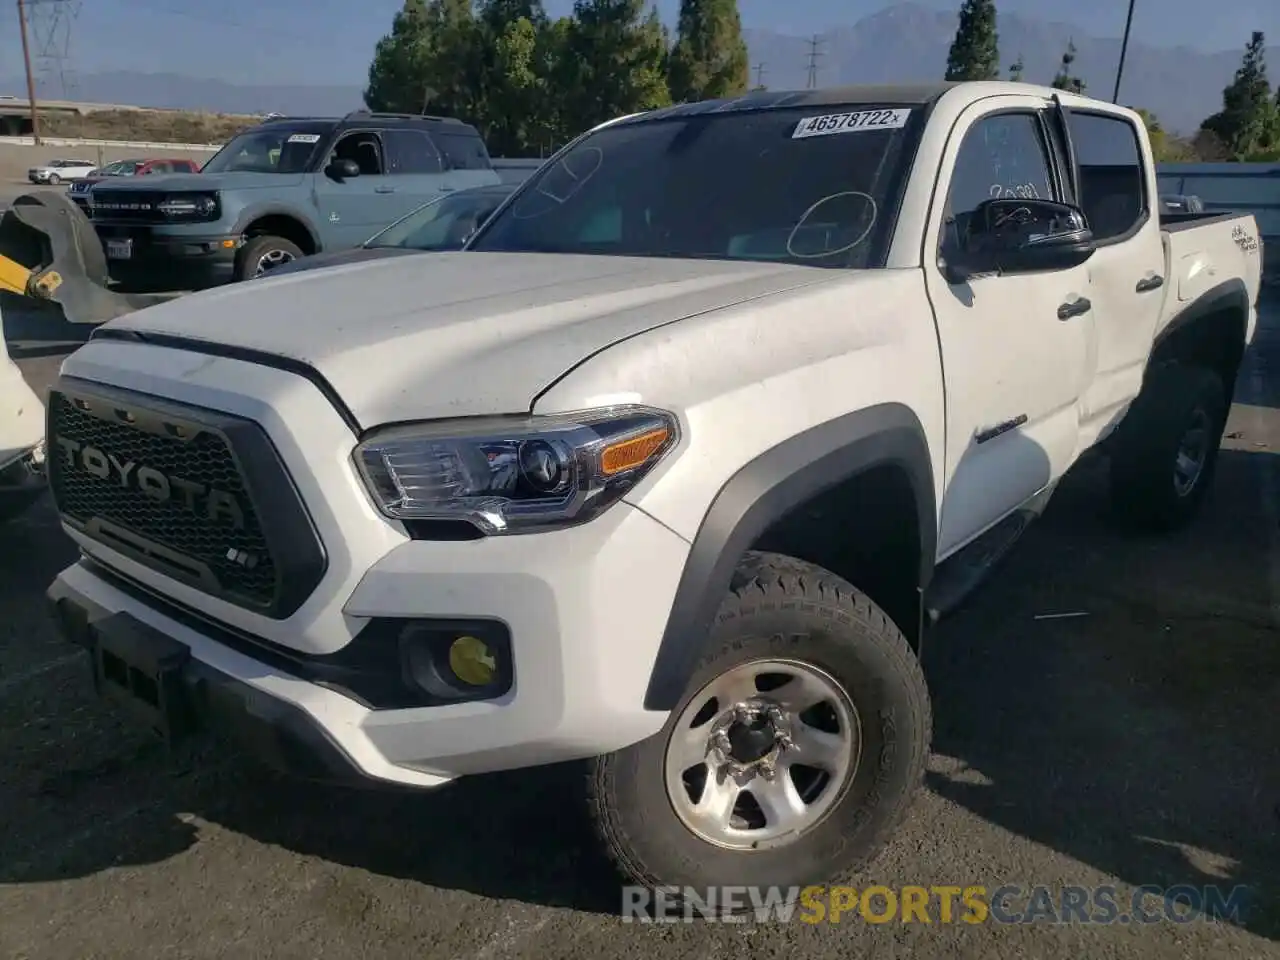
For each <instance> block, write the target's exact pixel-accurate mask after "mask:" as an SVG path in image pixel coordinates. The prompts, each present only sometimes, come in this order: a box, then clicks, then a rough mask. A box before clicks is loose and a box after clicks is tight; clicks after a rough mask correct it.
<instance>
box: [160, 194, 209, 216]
mask: <svg viewBox="0 0 1280 960" xmlns="http://www.w3.org/2000/svg"><path fill="white" fill-rule="evenodd" d="M217 208H218V201H217V198H215V197H212V196H210V195H208V194H178V195H176V196H170V197H165V198H164V199H163V200H161V201H160V202H159V203H158V204H156V209H157V210H159V211H160V212H161V213H163V214H164V215H165V216H166V217H207V216H209V215H210V214H212V213H213V212H214V210H216V209H217Z"/></svg>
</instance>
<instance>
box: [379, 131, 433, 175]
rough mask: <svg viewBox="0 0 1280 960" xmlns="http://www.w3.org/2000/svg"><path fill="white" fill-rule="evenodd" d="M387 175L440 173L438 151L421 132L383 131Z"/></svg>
mask: <svg viewBox="0 0 1280 960" xmlns="http://www.w3.org/2000/svg"><path fill="white" fill-rule="evenodd" d="M382 142H383V143H384V144H385V145H386V148H387V173H440V172H441V171H442V170H443V166H442V164H441V161H440V151H438V150H437V149H436V146H435V144H434V143H432V142H431V138H430V137H428V136H427V135H426V134H425V133H423V132H422V131H421V130H384V131H383V133H382Z"/></svg>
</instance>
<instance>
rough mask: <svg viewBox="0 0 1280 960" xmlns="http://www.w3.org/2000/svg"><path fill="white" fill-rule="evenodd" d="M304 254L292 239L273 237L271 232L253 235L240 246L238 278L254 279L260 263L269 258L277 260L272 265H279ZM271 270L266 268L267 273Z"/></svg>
mask: <svg viewBox="0 0 1280 960" xmlns="http://www.w3.org/2000/svg"><path fill="white" fill-rule="evenodd" d="M303 256H305V254H304V253H303V252H302V249H301V248H300V247H299V246H298V245H297V244H296V243H294V242H293V241H292V240H286V239H285V238H284V237H273V236H271V235H270V234H262V235H261V236H257V237H252V238H250V240H249V242H248V243H246V244H245V245H244V246H243V247H241V248H240V255H239V256H238V257H236V280H252V279H253V278H254V277H256V276H257V275H258V267H259V265H260V264H264V263H265V261H267V260H275V261H277V262H276V263H273V264H272V265H273V266H278V265H280V264H284V263H289V262H291V261H293V260H301V259H302V257H303ZM270 271H271V267H267V268H266V270H265V272H267V273H270Z"/></svg>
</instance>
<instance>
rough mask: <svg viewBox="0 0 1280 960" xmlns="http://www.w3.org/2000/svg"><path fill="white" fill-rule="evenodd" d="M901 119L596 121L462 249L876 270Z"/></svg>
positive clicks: (894, 113)
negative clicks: (594, 128)
mask: <svg viewBox="0 0 1280 960" xmlns="http://www.w3.org/2000/svg"><path fill="white" fill-rule="evenodd" d="M910 114H911V111H910V109H906V108H893V107H878V106H873V105H870V104H863V105H858V106H844V107H830V106H828V107H825V108H817V109H815V108H812V107H809V108H805V109H790V108H789V109H770V110H758V111H751V112H746V111H743V112H737V113H719V114H715V113H705V114H695V115H687V116H676V117H671V118H665V119H656V120H648V121H646V120H641V121H640V122H636V123H624V124H620V125H618V126H614V127H606V128H605V129H603V130H600V131H598V132H597V133H595V134H592V135H590V136H588V137H587V138H585V139H584V140H582V141H580V142H579V143H578V144H577V145H575V146H574V147H572V148H571V149H570V150H569V152H568V153H566V154H565V155H564V156H563V157H562V158H560V159H559V160H558V161H556V162H554V163H549V164H547V166H545V167H543V168H542V169H541V170H539V171H538V172H537V173H535V174H534V175H533V176H532V177H531V178H530V179H529V180H528V181H527V183H526V184H525V186H524V187H522V188H521V190H520V193H519V194H518V195H517V196H516V198H515V200H514V201H513V202H512V203H511V204H509V205H508V206H507V207H506V208H505V209H504V210H503V211H502V213H500V214H499V215H498V216H496V217H494V218H493V219H492V220H491V221H490V222H489V223H488V225H487V226H486V227H485V229H484V230H483V231H482V232H481V233H480V234H479V235H477V237H476V238H475V240H473V241H472V242H471V244H470V245H469V247H468V249H471V250H490V251H528V252H547V253H597V254H616V255H620V256H640V257H687V258H696V259H730V260H772V261H778V262H784V263H797V264H808V265H811V266H820V267H866V266H872V265H874V264H875V263H877V262H879V261H880V260H881V259H882V257H881V253H880V252H879V250H878V248H881V247H883V246H884V244H883V242H882V240H881V238H882V237H886V236H887V235H888V233H887V230H888V226H889V223H888V221H889V220H890V219H891V217H892V213H891V212H890V210H889V208H890V206H891V204H890V202H889V200H890V197H891V195H892V194H893V193H894V191H896V189H897V183H898V180H899V177H898V174H900V173H901V172H902V171H901V169H900V168H901V164H902V157H903V144H904V142H905V140H906V137H905V136H904V128H905V127H906V124H907V121H908V119H909V118H910Z"/></svg>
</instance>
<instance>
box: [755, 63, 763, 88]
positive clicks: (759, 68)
mask: <svg viewBox="0 0 1280 960" xmlns="http://www.w3.org/2000/svg"><path fill="white" fill-rule="evenodd" d="M755 70H756V88H757V89H759V90H763V89H764V64H763V63H757V64H756V67H755Z"/></svg>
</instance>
